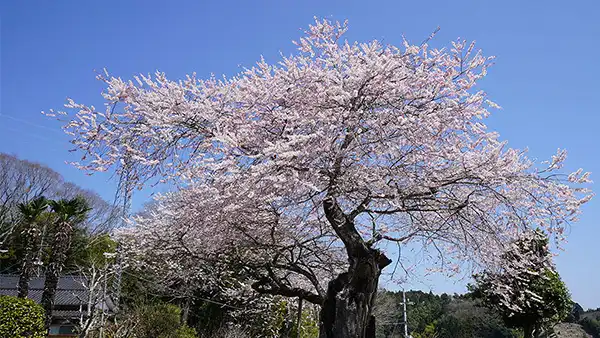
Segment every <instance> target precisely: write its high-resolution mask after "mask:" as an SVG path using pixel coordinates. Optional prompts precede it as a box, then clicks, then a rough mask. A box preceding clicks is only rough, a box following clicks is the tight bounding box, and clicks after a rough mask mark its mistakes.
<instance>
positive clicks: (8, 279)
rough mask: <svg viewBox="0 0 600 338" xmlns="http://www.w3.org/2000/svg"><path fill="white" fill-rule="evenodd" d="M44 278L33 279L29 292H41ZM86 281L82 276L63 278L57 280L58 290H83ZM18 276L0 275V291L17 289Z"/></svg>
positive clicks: (30, 282)
mask: <svg viewBox="0 0 600 338" xmlns="http://www.w3.org/2000/svg"><path fill="white" fill-rule="evenodd" d="M45 280H46V278H45V277H33V278H31V280H30V281H29V289H30V290H43V289H44V282H45ZM85 283H86V279H85V277H83V276H63V277H60V279H59V280H58V289H59V290H85V287H84V285H85ZM18 284H19V276H18V275H0V289H17V285H18Z"/></svg>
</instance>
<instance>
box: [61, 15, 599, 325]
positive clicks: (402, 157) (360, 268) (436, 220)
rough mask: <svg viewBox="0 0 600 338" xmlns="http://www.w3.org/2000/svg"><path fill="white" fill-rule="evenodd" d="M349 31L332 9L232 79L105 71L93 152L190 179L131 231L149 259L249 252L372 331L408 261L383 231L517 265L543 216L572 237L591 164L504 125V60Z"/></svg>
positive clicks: (286, 288) (452, 261)
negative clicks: (386, 274)
mask: <svg viewBox="0 0 600 338" xmlns="http://www.w3.org/2000/svg"><path fill="white" fill-rule="evenodd" d="M346 30H347V26H346V24H345V23H344V24H341V23H333V22H330V21H327V20H316V22H315V23H314V24H313V25H311V26H310V27H309V29H308V30H307V31H306V34H305V35H304V36H303V37H302V38H300V39H299V40H298V41H296V42H295V44H296V45H297V47H298V52H297V53H295V54H293V55H290V56H282V58H281V60H280V61H279V62H278V63H268V62H267V61H266V60H264V59H261V60H260V61H259V62H258V63H257V65H256V66H254V67H252V68H248V69H244V70H243V71H242V72H241V73H240V74H238V75H236V76H234V77H231V78H223V79H217V78H214V77H213V78H209V79H206V80H201V79H198V78H197V77H196V75H195V74H193V75H190V76H188V77H187V78H185V79H183V80H181V81H172V80H169V79H167V77H166V75H165V74H164V73H160V72H157V73H156V74H155V75H154V76H150V75H139V76H136V77H135V78H134V80H129V81H126V80H123V79H121V78H119V77H113V76H110V75H109V74H108V73H107V72H105V73H104V74H100V75H99V76H98V78H99V79H100V80H101V81H103V82H104V83H105V84H106V90H105V91H104V92H103V97H104V99H105V108H106V109H105V110H103V111H100V110H96V109H95V108H94V107H93V106H91V105H86V104H80V103H76V102H75V101H73V100H69V101H68V103H67V105H66V107H67V108H68V110H69V111H74V112H75V114H74V115H73V116H70V117H68V119H69V120H68V122H67V124H66V126H65V128H66V130H67V132H68V133H69V134H70V135H71V136H72V142H73V144H74V145H75V147H76V149H79V150H80V151H82V160H81V162H79V163H75V165H77V166H78V167H79V168H81V169H83V170H88V171H106V170H109V169H113V170H116V172H117V173H118V174H122V175H125V174H126V175H127V177H128V178H129V179H130V181H131V182H132V184H135V185H138V186H142V185H143V184H145V183H148V182H163V181H168V180H172V181H175V182H176V183H177V184H178V185H179V186H180V187H182V189H180V190H178V191H176V192H173V193H168V194H165V195H163V196H161V197H160V198H159V201H158V202H157V203H156V204H155V205H154V206H153V208H152V209H151V210H149V211H148V212H147V213H146V214H145V215H141V216H139V217H137V218H135V220H134V225H133V226H132V227H131V228H130V229H128V230H127V231H125V232H124V233H123V236H124V238H126V241H127V243H128V244H127V245H128V249H129V250H130V252H131V253H132V255H133V256H134V257H145V264H148V262H153V265H155V266H158V267H160V268H163V269H164V270H166V271H170V272H166V273H172V274H173V275H176V274H178V275H180V277H181V278H187V279H188V280H192V279H193V275H194V274H195V273H197V269H194V266H195V263H194V262H195V261H202V260H205V261H206V260H214V261H221V260H222V259H223V258H232V259H233V260H234V261H236V262H239V263H242V264H245V266H246V268H248V269H249V271H251V272H252V273H253V274H254V276H253V278H254V280H255V281H254V283H253V284H252V286H253V288H254V289H255V290H256V291H258V292H261V293H268V294H276V295H283V296H288V297H292V296H293V297H300V298H303V299H305V300H307V301H310V302H313V303H316V304H320V305H322V306H323V308H324V309H327V308H328V306H329V305H328V304H330V305H331V304H333V306H342V307H346V308H345V309H338V310H339V311H338V310H336V311H333V310H332V309H329V310H324V311H326V312H327V311H329V312H328V313H329V314H330V315H332V316H333V317H327V316H325V317H323V318H329V319H324V321H328V320H331V321H335V315H333V314H334V313H344V314H346V315H348V316H350V317H352V318H353V319H352V320H349V321H345V320H344V322H348V323H355V324H356V325H355V326H352V325H354V324H348V325H350V326H348V327H345V328H344V330H346V329H347V330H354V329H357V330H358V331H357V332H358V333H357V334H358V335H359V336H362V335H364V334H365V333H364V332H365V330H369V328H368V325H370V324H368V323H370V322H369V318H370V304H371V303H372V301H373V297H374V294H375V292H376V287H377V280H378V277H379V274H380V273H381V270H382V269H383V268H385V266H387V265H388V264H389V263H390V260H389V259H388V258H387V257H386V256H385V252H382V251H381V250H380V249H379V248H381V246H380V245H379V243H381V242H382V241H391V242H397V243H399V244H400V245H406V244H408V243H415V242H416V243H420V244H422V246H423V248H424V249H425V250H426V251H427V252H428V253H430V255H429V256H430V257H433V260H434V262H433V263H439V267H440V268H443V269H444V270H445V271H449V272H451V273H452V272H458V271H459V269H461V268H464V267H465V265H467V264H465V262H472V263H474V264H475V265H480V266H494V265H498V264H500V263H501V260H500V255H499V253H500V252H503V251H504V249H505V246H506V244H507V243H509V242H510V241H511V240H513V239H515V238H517V237H518V236H519V235H520V234H522V233H524V232H526V231H528V229H529V228H530V227H531V226H536V227H540V228H542V229H543V230H544V231H545V232H546V233H547V234H548V235H550V236H551V237H552V238H553V239H556V240H560V239H562V234H563V229H564V227H565V225H566V224H567V223H569V222H573V221H575V220H576V219H577V216H578V214H579V212H580V206H581V205H582V204H584V203H586V202H587V201H589V199H590V198H591V196H592V195H591V193H590V191H589V190H588V189H587V188H586V187H585V186H586V184H587V183H588V182H590V181H589V174H588V173H586V172H584V171H583V170H581V169H580V170H578V171H576V172H574V173H568V172H564V171H563V170H562V168H563V165H564V161H565V158H566V152H565V151H564V150H559V151H558V152H557V154H556V155H555V156H553V157H552V159H551V160H549V161H548V162H545V163H543V164H539V163H534V162H533V161H532V160H530V159H529V158H528V157H527V156H526V151H525V150H519V149H513V148H510V147H508V145H507V143H506V142H505V141H502V140H501V139H500V138H499V135H498V134H497V133H495V132H493V131H489V130H488V128H487V126H486V125H485V124H484V119H485V118H487V117H488V116H489V114H490V112H491V110H492V109H494V108H498V106H497V105H496V104H495V103H493V102H491V101H490V100H489V99H488V98H487V95H486V93H485V92H484V91H482V90H479V88H478V86H477V84H478V81H479V80H480V79H482V78H483V77H484V76H485V75H486V74H487V71H488V67H489V66H490V64H491V61H492V59H493V58H491V57H485V56H484V55H483V54H482V52H481V51H479V50H477V49H476V48H475V45H474V44H473V43H468V42H466V41H463V40H457V41H453V42H452V44H451V46H450V47H449V48H447V49H446V48H444V49H437V48H432V47H431V46H430V42H431V41H430V39H428V40H426V41H425V42H423V43H421V44H411V43H410V42H408V41H406V40H405V41H404V43H403V46H402V47H396V46H391V45H384V44H382V43H381V42H379V41H371V42H365V43H362V42H349V41H346V40H344V33H345V32H346ZM69 111H67V112H59V113H58V116H59V117H61V116H63V115H68V114H69ZM54 114H55V113H53V112H51V113H50V115H54ZM327 281H329V283H327ZM357 295H360V296H357ZM342 298H343V299H342ZM333 299H337V300H338V301H333V302H332V303H328V300H333ZM346 310H348V311H346ZM331 323H333V322H331ZM331 323H330V324H331ZM331 325H333V324H331ZM337 327H338V326H335V325H333V326H329V329H331V330H334V329H337ZM325 335H326V336H327V335H328V336H331V334H330V333H327V332H326V333H325Z"/></svg>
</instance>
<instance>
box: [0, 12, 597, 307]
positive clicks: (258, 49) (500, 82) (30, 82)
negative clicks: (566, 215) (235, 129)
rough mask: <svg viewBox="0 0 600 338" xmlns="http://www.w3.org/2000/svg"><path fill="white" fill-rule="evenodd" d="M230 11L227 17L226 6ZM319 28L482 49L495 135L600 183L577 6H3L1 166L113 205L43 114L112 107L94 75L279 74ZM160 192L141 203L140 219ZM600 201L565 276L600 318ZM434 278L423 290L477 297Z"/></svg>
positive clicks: (99, 179) (589, 50)
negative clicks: (558, 159)
mask: <svg viewBox="0 0 600 338" xmlns="http://www.w3.org/2000/svg"><path fill="white" fill-rule="evenodd" d="M217 3H218V4H217ZM313 16H318V17H326V18H332V19H337V20H344V19H346V18H347V19H348V20H349V24H350V31H349V33H348V38H349V39H352V40H369V39H374V38H377V39H380V40H383V41H385V42H387V43H392V44H399V43H400V42H401V37H402V34H405V35H406V36H407V38H408V39H410V40H412V41H417V42H420V41H422V40H423V39H424V38H426V37H427V36H428V35H429V34H430V33H431V32H432V31H433V30H435V28H436V27H437V26H440V27H441V31H440V33H439V34H438V35H437V37H436V39H435V41H434V44H435V45H437V46H443V45H445V44H447V43H448V42H449V41H450V40H452V39H455V38H457V37H463V38H466V39H469V40H477V42H478V46H479V47H480V48H482V49H483V50H484V52H485V53H486V54H487V55H496V56H497V60H496V66H494V67H493V68H492V69H491V70H490V74H489V76H488V78H487V79H485V81H483V82H482V83H481V84H482V86H483V87H484V88H485V89H486V90H487V91H488V92H489V94H490V95H491V98H492V99H493V100H494V101H496V102H498V103H499V104H500V105H501V106H502V107H503V110H501V111H498V112H496V114H495V116H494V117H493V118H491V119H490V120H489V121H488V122H489V125H490V127H491V128H492V129H494V130H497V131H498V132H500V134H501V135H502V138H504V139H507V140H509V142H510V145H511V146H513V147H518V148H524V147H529V149H530V155H531V156H532V157H534V158H539V159H546V158H548V157H549V156H550V155H551V154H553V153H554V152H555V151H556V149H557V148H559V147H561V148H567V149H568V150H569V155H570V156H569V160H568V163H569V164H570V165H571V168H575V169H576V168H578V167H583V168H584V169H586V170H589V171H592V172H593V175H592V178H593V179H594V178H595V179H596V180H597V181H600V178H598V175H599V174H600V150H599V149H600V148H599V147H600V115H599V114H598V103H597V102H598V99H599V95H598V92H600V84H599V79H600V59H599V56H598V55H599V54H600V46H599V43H598V37H600V2H599V1H597V0H587V1H582V0H573V1H557V0H549V1H513V0H511V1H481V0H472V1H464V0H461V1H459V0H454V1H442V0H437V1H434V0H432V1H398V0H395V1H387V2H383V1H294V2H292V1H241V0H240V1H237V2H232V1H218V2H217V1H158V0H152V1H149V0H146V1H113V0H110V1H106V0H104V1H66V0H64V1H25V0H23V1H16V0H15V1H2V3H1V4H0V20H1V24H0V29H1V31H0V38H1V43H0V48H1V52H0V53H1V55H0V57H1V58H0V80H1V81H0V85H1V95H0V114H2V116H0V152H7V153H14V154H17V155H18V156H20V157H21V158H24V159H29V160H35V161H39V162H42V163H44V164H47V165H48V166H50V167H52V168H53V169H55V170H57V171H59V172H60V173H62V174H63V175H64V176H65V177H66V178H67V179H68V180H71V181H73V182H75V183H77V184H79V185H81V186H83V187H86V188H91V189H94V190H96V191H98V192H99V193H100V194H101V195H103V196H104V197H106V198H111V196H112V194H113V192H114V184H113V183H109V182H108V176H107V175H104V176H102V175H100V176H93V177H88V176H86V175H83V174H82V173H80V172H78V171H77V170H75V169H74V168H71V167H69V166H67V165H65V164H64V161H65V160H69V159H71V160H72V159H74V157H73V154H70V153H68V152H67V151H66V150H67V149H68V148H69V144H68V143H67V142H66V140H67V138H66V137H64V136H63V135H61V133H60V131H59V129H58V125H57V124H56V123H55V122H54V121H52V120H49V119H47V118H45V117H43V116H42V115H41V114H40V111H42V110H48V109H49V108H60V107H61V105H62V104H63V103H64V99H65V98H66V97H67V96H70V97H73V98H74V99H75V100H78V101H81V102H84V103H96V104H97V105H100V104H101V102H102V101H101V100H100V96H99V93H100V91H101V90H102V86H101V84H100V83H98V82H97V81H96V80H95V79H94V75H95V74H94V70H101V69H102V68H103V67H106V68H108V70H109V71H110V72H111V73H113V74H114V75H118V76H121V77H124V78H130V77H131V76H132V75H134V74H136V73H140V72H141V73H148V72H154V71H155V70H156V69H160V70H161V71H165V72H166V73H167V75H168V76H169V77H171V78H179V77H182V76H183V75H184V74H186V73H191V72H194V71H195V72H197V73H198V75H199V76H201V77H206V76H209V75H210V73H215V74H217V75H220V74H227V75H231V74H234V73H236V72H237V71H238V70H239V65H246V66H249V65H252V64H253V63H254V62H255V61H256V60H258V58H259V56H260V55H264V56H265V57H266V58H267V60H271V61H274V60H277V57H278V55H279V52H280V51H282V52H284V53H290V52H292V51H293V49H294V46H293V45H292V44H291V43H290V41H291V40H292V39H296V38H298V37H299V36H300V35H301V29H303V28H305V27H307V25H308V24H309V23H311V22H312V20H313V19H312V18H313ZM147 195H148V192H144V193H143V194H140V195H138V196H137V198H136V199H135V200H134V206H136V207H139V206H140V205H141V203H142V202H143V201H144V200H145V199H146V198H147ZM599 207H600V197H599V198H596V199H594V200H592V202H591V203H589V204H588V205H587V206H586V207H585V210H584V215H583V217H582V218H581V221H580V222H579V223H578V224H576V225H574V226H573V227H572V229H571V232H570V236H569V243H568V244H567V245H566V246H565V249H566V251H565V252H563V253H561V255H560V256H559V258H558V259H557V264H558V267H559V271H560V273H561V274H562V277H563V279H564V280H565V281H566V283H567V285H568V287H569V288H570V290H571V292H572V294H573V297H574V299H575V300H576V301H577V302H579V303H580V304H582V305H583V306H584V307H594V308H595V307H600V291H599V290H598V285H600V284H599V283H600V282H599V281H600V269H599V267H600V241H599V239H600V228H599V227H598V226H597V221H596V220H597V219H598V218H599V216H600V210H599ZM464 282H465V281H461V282H458V283H452V282H449V281H444V280H443V278H441V277H433V278H431V279H430V280H429V281H427V282H426V283H425V284H423V283H420V284H418V285H419V286H420V287H422V288H429V287H431V288H432V289H433V291H434V292H444V291H445V292H454V291H461V290H463V287H462V285H463V284H464Z"/></svg>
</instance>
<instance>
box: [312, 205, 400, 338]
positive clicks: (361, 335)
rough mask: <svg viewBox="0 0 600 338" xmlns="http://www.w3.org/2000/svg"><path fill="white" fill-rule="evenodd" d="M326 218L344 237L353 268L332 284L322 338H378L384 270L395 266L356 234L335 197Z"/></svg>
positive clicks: (324, 317)
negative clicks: (377, 312)
mask: <svg viewBox="0 0 600 338" xmlns="http://www.w3.org/2000/svg"><path fill="white" fill-rule="evenodd" d="M323 205H324V209H325V216H326V217H327V219H328V220H329V223H330V224H331V225H332V227H333V228H334V230H335V232H336V234H337V235H338V236H339V237H340V239H341V240H342V242H344V246H345V247H346V252H347V254H348V262H349V268H348V271H347V272H345V273H342V274H340V275H339V276H337V278H335V279H334V280H332V281H331V282H329V285H328V288H327V295H326V297H325V301H324V303H323V307H322V308H321V320H320V321H321V325H320V330H319V337H320V338H374V337H375V317H374V316H373V315H372V310H373V305H374V302H375V297H376V295H377V284H378V283H379V276H380V275H381V270H382V269H383V268H385V267H386V266H388V265H389V264H390V263H391V260H390V259H389V258H387V257H386V256H385V255H384V254H383V253H381V252H380V251H379V250H377V249H373V248H372V247H371V245H370V244H369V243H366V242H365V241H364V240H363V238H362V237H361V236H360V234H359V233H358V232H357V231H356V228H355V226H354V222H353V219H352V216H351V215H346V214H345V213H344V212H343V211H342V209H341V208H340V207H339V205H338V204H337V202H336V200H335V199H334V198H332V197H329V198H326V199H325V201H324V203H323Z"/></svg>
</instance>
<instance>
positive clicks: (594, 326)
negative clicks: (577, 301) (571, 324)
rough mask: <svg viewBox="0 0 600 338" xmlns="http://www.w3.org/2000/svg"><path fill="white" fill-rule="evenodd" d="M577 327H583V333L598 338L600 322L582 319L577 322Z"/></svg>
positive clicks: (599, 335)
mask: <svg viewBox="0 0 600 338" xmlns="http://www.w3.org/2000/svg"><path fill="white" fill-rule="evenodd" d="M579 325H581V326H582V327H583V329H584V330H585V332H587V333H588V334H591V335H592V337H594V338H599V337H600V321H597V320H595V319H592V318H583V319H582V320H581V321H579Z"/></svg>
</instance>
